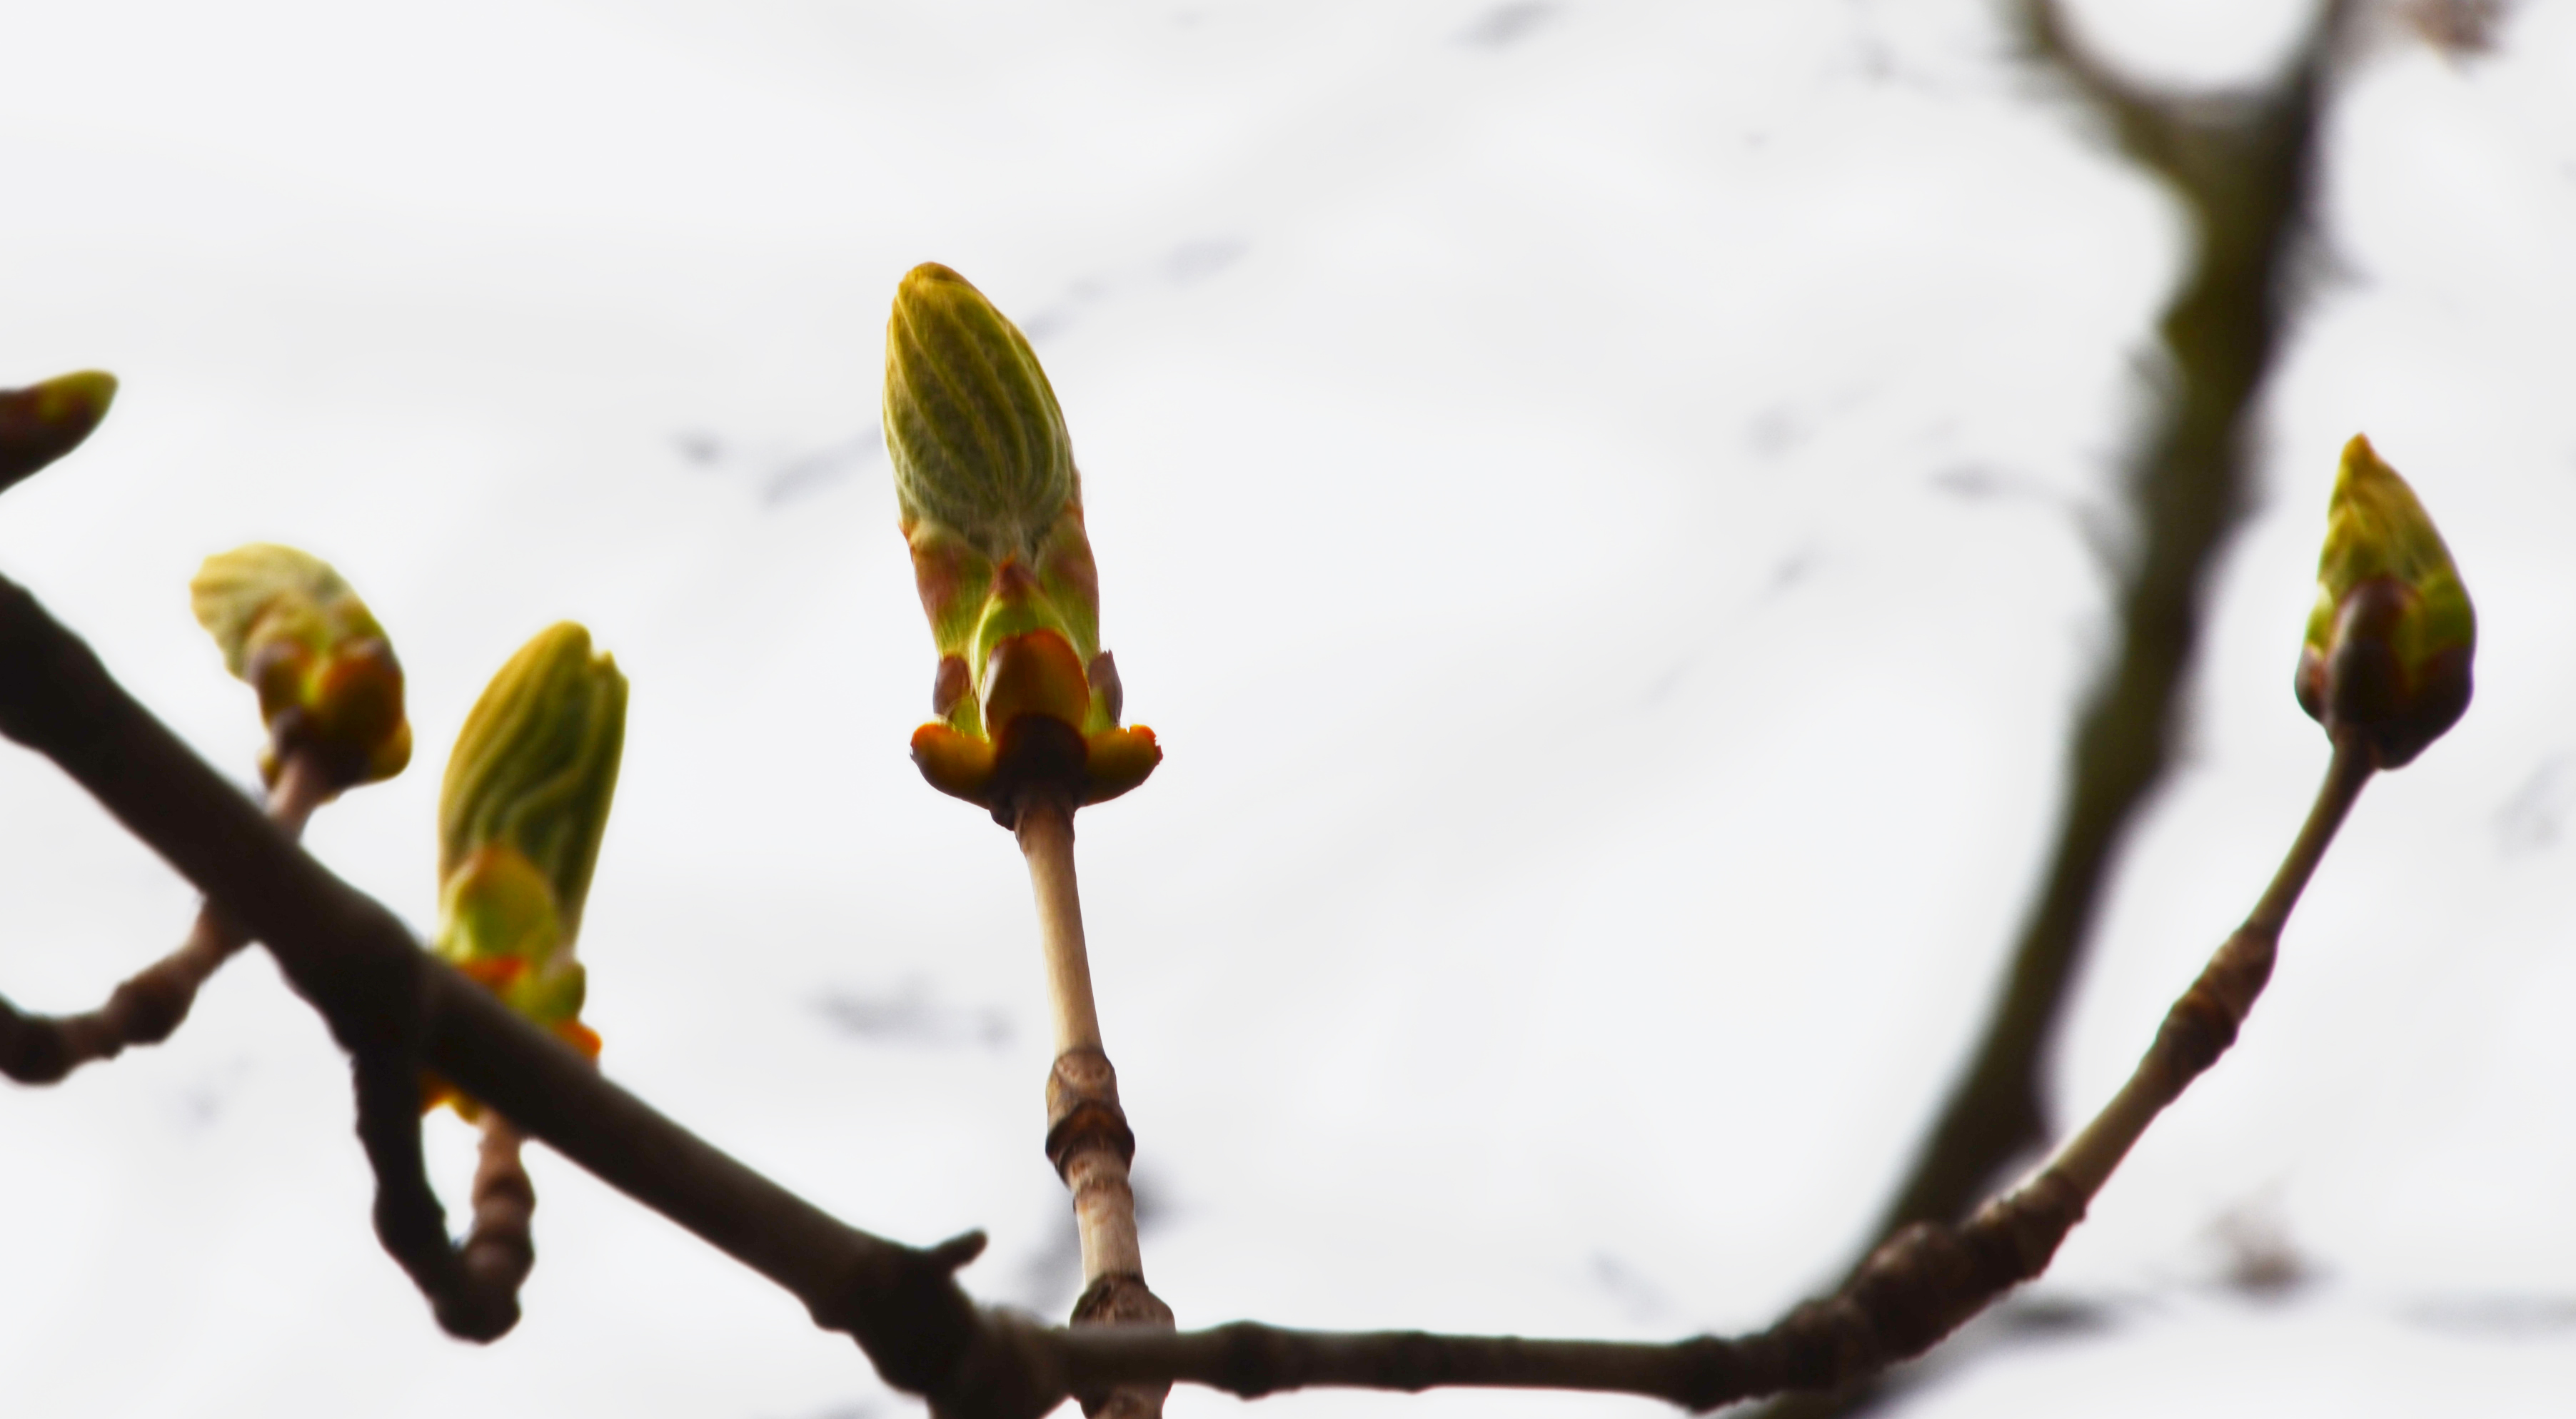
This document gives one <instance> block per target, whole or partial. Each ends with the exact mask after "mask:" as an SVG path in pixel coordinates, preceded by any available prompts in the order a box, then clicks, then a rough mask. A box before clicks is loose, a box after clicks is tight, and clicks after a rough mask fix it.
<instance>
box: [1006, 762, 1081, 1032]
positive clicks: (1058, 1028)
mask: <svg viewBox="0 0 2576 1419" xmlns="http://www.w3.org/2000/svg"><path fill="white" fill-rule="evenodd" d="M1019 834H1020V851H1021V852H1022V853H1023V854H1025V855H1026V856H1027V858H1028V860H1029V887H1030V889H1031V890H1032V891H1033V892H1035V893H1036V895H1037V899H1038V948H1039V950H1041V951H1042V952H1043V953H1044V954H1045V956H1046V975H1047V1008H1048V1010H1049V1011H1050V1012H1051V1013H1052V1017H1053V1020H1054V1023H1055V1052H1056V1053H1057V1054H1059V1055H1061V1054H1066V1053H1069V1052H1070V1051H1073V1050H1078V1049H1089V1050H1097V1049H1099V1048H1100V1012H1099V1010H1098V1009H1097V1008H1096V1007H1094V1006H1093V1004H1092V1001H1091V955H1090V952H1089V950H1088V949H1087V947H1086V946H1085V944H1084V942H1083V938H1082V891H1081V888H1080V887H1079V886H1077V885H1076V883H1075V881H1074V875H1073V815H1072V814H1071V813H1068V812H1066V811H1065V810H1063V809H1062V808H1059V807H1056V806H1055V805H1053V804H1033V805H1031V806H1030V807H1029V808H1027V809H1026V810H1024V811H1022V812H1021V814H1020V818H1019Z"/></svg>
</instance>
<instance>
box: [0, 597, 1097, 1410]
mask: <svg viewBox="0 0 2576 1419" xmlns="http://www.w3.org/2000/svg"><path fill="white" fill-rule="evenodd" d="M0 733H5V734H7V735H8V737H10V738H11V739H14V740H16V741H17V742H19V743H21V744H24V745H26V746H27V747H29V748H31V749H35V750H36V751H38V752H40V753H42V754H44V755H46V756H47V757H48V758H51V759H52V760H53V761H54V762H55V763H56V764H58V765H60V766H61V767H62V768H63V769H64V771H65V772H67V773H69V774H70V775H71V776H72V777H73V778H75V779H77V780H78V781H79V782H80V783H81V785H82V786H83V787H85V788H87V789H88V790H89V791H90V792H91V793H92V794H93V795H95V796H96V797H97V798H98V800H99V801H100V802H101V803H102V804H103V805H105V806H106V807H107V809H108V811H109V812H111V813H113V814H114V815H115V816H116V817H117V818H118V820H119V821H121V822H123V823H124V824H125V825H126V827H127V828H128V829H130V830H131V831H133V833H134V834H135V835H136V836H137V837H140V838H142V839H143V840H144V841H145V842H146V843H148V844H150V845H151V846H152V847H153V849H154V850H155V851H157V852H159V853H160V854H161V855H162V857H163V858H165V859H166V860H168V861H169V863H170V864H171V866H172V867H174V868H176V869H177V870H178V872H179V874H180V875H181V876H183V877H185V878H187V879H188V880H189V881H190V882H191V883H193V884H195V885H196V887H197V889H198V890H199V891H201V892H203V893H205V894H206V897H207V899H208V900H209V901H211V902H213V903H214V904H215V905H216V906H217V907H218V908H219V909H221V910H222V911H224V912H226V913H227V914H229V915H230V916H231V917H233V918H234V919H235V920H237V921H239V922H240V923H241V925H242V928H243V929H244V930H245V931H246V932H247V933H249V934H250V935H251V936H252V937H254V938H256V939H257V940H259V941H261V942H263V943H265V944H266V946H267V947H268V949H269V951H270V952H271V953H272V954H273V955H274V956H275V957H276V958H277V961H278V964H279V967H280V968H281V969H282V970H283V971H284V973H285V975H286V978H287V980H288V982H289V983H290V984H291V985H293V987H294V988H295V990H296V991H297V992H298V993H299V994H301V995H302V996H304V998H305V999H306V1000H308V1001H310V1002H311V1003H312V1004H313V1005H314V1007H315V1008H316V1009H318V1010H319V1011H321V1013H322V1015H323V1018H324V1019H325V1020H326V1021H327V1022H328V1023H329V1025H330V1027H331V1031H332V1034H333V1036H334V1038H336V1039H337V1040H338V1041H339V1042H340V1045H341V1047H342V1048H344V1049H346V1050H348V1051H349V1052H350V1054H351V1055H352V1056H353V1058H354V1059H355V1060H357V1061H358V1075H359V1082H360V1086H361V1089H362V1091H363V1092H366V1093H367V1094H369V1096H370V1098H371V1104H370V1107H369V1109H368V1110H367V1113H368V1114H369V1118H368V1120H367V1122H368V1130H367V1131H368V1137H367V1140H366V1141H367V1143H368V1147H369V1152H370V1154H371V1155H379V1154H381V1155H382V1156H385V1157H390V1158H397V1159H399V1157H400V1156H401V1155H402V1154H403V1153H404V1152H405V1151H406V1149H409V1150H413V1151H416V1149H417V1146H418V1144H417V1134H416V1129H417V1124H418V1119H417V1110H418V1107H419V1105H418V1092H417V1091H418V1085H417V1082H416V1080H415V1079H414V1077H413V1076H412V1074H411V1073H410V1072H409V1069H408V1067H406V1068H405V1069H404V1070H402V1071H400V1072H399V1073H397V1071H395V1070H393V1069H391V1068H390V1067H386V1062H387V1061H392V1060H404V1061H411V1060H417V1061H419V1062H420V1063H421V1064H423V1065H425V1066H426V1067H428V1068H429V1069H431V1070H433V1071H435V1072H436V1073H437V1074H438V1075H439V1076H440V1077H441V1078H443V1079H446V1080H448V1081H450V1082H452V1083H454V1084H455V1085H456V1086H457V1087H458V1088H459V1089H461V1090H463V1091H464V1092H466V1093H467V1094H469V1095H471V1096H472V1097H474V1098H476V1099H478V1100H480V1101H482V1102H483V1103H485V1104H486V1105H488V1106H491V1107H494V1108H497V1109H499V1110H500V1111H501V1112H502V1113H503V1114H504V1115H505V1116H507V1117H508V1118H509V1119H510V1120H512V1122H514V1123H515V1124H517V1125H518V1126H519V1127H520V1128H522V1129H524V1130H526V1131H527V1132H528V1134H529V1135H531V1136H533V1137H536V1138H539V1139H542V1140H544V1141H545V1142H546V1143H548V1144H549V1145H551V1146H552V1147H554V1148H555V1149H556V1150H557V1151H559V1152H561V1153H562V1154H563V1155H564V1156H565V1157H568V1158H570V1159H572V1160H573V1161H574V1162H575V1163H578V1164H580V1165H581V1166H582V1167H584V1168H586V1169H588V1170H590V1171H591V1172H592V1173H594V1174H596V1175H598V1176H599V1177H600V1178H601V1179H602V1180H604V1181H606V1182H607V1183H609V1184H610V1185H611V1186H613V1187H616V1188H618V1189H620V1190H621V1191H623V1192H625V1193H627V1194H628V1195H629V1196H631V1197H634V1198H635V1199H636V1200H637V1201H640V1202H642V1203H644V1204H645V1205H646V1206H648V1207H651V1208H653V1209H654V1210H655V1211H658V1212H660V1213H662V1214H663V1215H664V1216H667V1217H669V1218H670V1219H671V1220H673V1221H674V1222H677V1223H679V1224H680V1225H681V1226H683V1227H685V1228H687V1229H688V1230H690V1231H691V1232H694V1233H696V1234H697V1235H698V1236H700V1237H702V1238H704V1239H705V1240H706V1241H708V1242H709V1243H711V1244H712V1245H714V1246H715V1247H717V1248H718V1249H719V1250H722V1251H724V1252H725V1253H727V1254H728V1255H730V1256H732V1257H734V1258H735V1259H737V1260H739V1261H741V1262H742V1263H743V1264H745V1265H747V1266H749V1267H751V1268H752V1269H753V1270H755V1271H758V1272H759V1273H761V1274H762V1275H764V1276H766V1277H768V1278H770V1279H771V1280H773V1281H775V1282H777V1283H778V1284H779V1285H781V1286H783V1287H785V1288H786V1289H787V1290H788V1291H790V1292H791V1293H793V1294H794V1295H796V1296H797V1297H798V1298H799V1299H800V1300H802V1301H804V1302H805V1304H806V1306H807V1308H808V1309H809V1310H810V1311H811V1312H812V1313H813V1316H814V1318H815V1321H816V1323H817V1324H819V1325H822V1326H824V1327H826V1328H828V1329H833V1330H841V1331H846V1332H848V1333H849V1334H850V1335H852V1336H853V1337H854V1338H856V1339H857V1340H858V1341H859V1343H860V1344H861V1345H862V1346H863V1347H864V1348H865V1349H866V1351H867V1353H868V1356H869V1358H870V1359H871V1360H872V1361H873V1362H874V1363H875V1364H876V1366H877V1369H878V1372H879V1373H880V1374H882V1375H883V1376H885V1378H886V1380H887V1381H888V1382H889V1383H891V1384H894V1385H896V1386H898V1387H900V1388H903V1389H906V1390H910V1391H912V1392H914V1393H917V1394H930V1395H934V1396H948V1395H956V1396H959V1397H960V1398H961V1399H962V1400H965V1401H971V1402H977V1403H983V1404H1009V1403H1012V1402H1014V1401H1013V1400H1012V1399H1011V1397H1009V1396H1005V1395H1003V1394H1000V1393H998V1392H995V1391H993V1390H992V1389H990V1386H991V1385H993V1384H995V1383H997V1382H1002V1381H1007V1380H1009V1379H1010V1378H1011V1377H1012V1375H1014V1374H1017V1373H1020V1372H1019V1371H1011V1372H1007V1373H1004V1372H990V1373H988V1372H986V1371H984V1370H977V1369H974V1368H973V1367H972V1366H971V1365H970V1363H969V1362H970V1361H971V1360H972V1359H973V1357H975V1356H978V1355H981V1354H982V1353H984V1352H985V1351H987V1350H989V1349H990V1348H991V1347H992V1346H994V1345H995V1344H998V1343H1000V1341H1001V1340H1002V1339H1003V1338H1005V1337H1004V1336H1003V1334H1002V1332H1001V1331H999V1330H997V1329H996V1328H994V1327H989V1326H979V1325H978V1322H977V1315H976V1312H975V1309H974V1307H973V1305H972V1303H971V1302H969V1301H968V1300H967V1298H966V1296H965V1293H964V1292H962V1291H960V1290H959V1289H958V1288H957V1285H956V1283H955V1281H954V1279H953V1275H952V1274H953V1273H954V1272H955V1271H956V1269H957V1268H958V1267H960V1266H963V1265H965V1264H966V1263H967V1262H968V1261H971V1260H973V1259H974V1257H975V1255H976V1254H977V1253H978V1252H979V1251H981V1249H982V1246H983V1238H982V1237H981V1236H980V1235H978V1234H970V1235H968V1236H965V1237H960V1238H957V1239H955V1240H953V1241H950V1242H948V1243H945V1244H942V1245H941V1246H939V1247H936V1248H933V1249H931V1250H927V1251H923V1250H918V1249H915V1248H912V1247H906V1246H902V1245H899V1244H897V1243H894V1242H890V1241H887V1240H885V1239H883V1238H880V1237H875V1236H871V1235H870V1234H868V1233H866V1232H862V1231H859V1230H857V1229H855V1228H852V1227H848V1226H845V1225H843V1224H842V1223H840V1222H838V1221H835V1220H834V1219H832V1218H831V1217H830V1216H828V1215H826V1214H825V1213H823V1212H822V1211H821V1210H820V1209H818V1208H816V1207H814V1206H813V1205H812V1204H810V1203H808V1202H806V1201H805V1200H804V1199H802V1198H799V1197H797V1196H796V1195H795V1194H793V1193H791V1192H788V1191H787V1190H786V1189H784V1188H782V1187H780V1186H778V1185H777V1184H776V1183H773V1182H771V1181H770V1180H768V1179H767V1178H764V1177H762V1176H761V1175H760V1174H758V1173H755V1172H753V1171H752V1170H751V1169H749V1168H746V1167H744V1166H743V1165H742V1164H741V1163H739V1162H737V1161H736V1160H734V1159H733V1158H731V1157H729V1156H727V1155H726V1154H724V1153H723V1152H721V1151H719V1150H718V1149H716V1148H714V1147H712V1146H711V1145H709V1144H708V1143H706V1142H705V1141H704V1140H702V1139H700V1138H698V1137H697V1136H696V1135H695V1134H692V1133H690V1132H689V1131H688V1130H686V1129H683V1128H681V1127H680V1126H679V1125H677V1124H675V1123H673V1122H671V1121H670V1120H669V1119H667V1118H664V1117H663V1116H662V1115H661V1114H659V1113H657V1112H655V1111H654V1110H653V1109H652V1108H651V1107H650V1106H649V1105H647V1104H645V1103H644V1102H643V1101H642V1100H639V1099H637V1098H636V1097H635V1096H634V1095H632V1094H629V1093H627V1092H626V1091H625V1090H623V1089H620V1088H618V1087H617V1086H616V1085H615V1084H613V1083H610V1082H609V1081H608V1080H607V1079H606V1078H604V1077H602V1076H601V1075H600V1074H599V1073H598V1072H597V1071H596V1070H595V1069H593V1068H592V1067H591V1065H590V1063H589V1061H587V1060H585V1059H583V1058H582V1057H581V1056H579V1055H578V1054H575V1053H574V1052H573V1051H572V1050H570V1049H568V1048H566V1047H565V1046H564V1045H562V1044H561V1043H560V1042H558V1041H556V1040H554V1039H553V1038H551V1037H550V1036H548V1035H546V1034H545V1033H544V1032H542V1031H540V1030H538V1029H537V1028H536V1027H535V1026H533V1025H530V1024H529V1023H527V1022H526V1021H524V1020H522V1019H520V1018H519V1017H518V1016H516V1015H514V1014H512V1013H510V1011H509V1010H508V1008H507V1007H505V1006H503V1005H502V1004H501V1003H500V1002H499V1001H498V1000H495V999H494V998H493V997H492V996H491V995H490V994H488V993H486V992H485V991H483V990H482V989H481V988H479V987H477V986H475V985H474V984H473V983H472V982H470V981H468V980H466V979H465V978H464V977H462V976H460V975H458V974H457V973H456V972H455V971H453V970H451V969H449V968H448V967H447V966H445V965H444V964H442V963H440V962H438V961H436V960H434V959H432V958H431V957H430V956H428V955H427V954H426V953H424V952H422V951H421V950H420V949H419V947H418V946H417V945H416V944H415V943H414V942H413V941H412V939H411V936H410V933H409V932H407V931H406V930H405V929H404V928H403V925H402V923H401V922H400V921H398V920H397V919H396V918H395V917H394V916H393V915H392V914H391V913H390V912H388V911H386V910H385V909H384V908H383V907H382V906H381V905H379V904H377V903H376V902H375V901H373V900H371V899H370V898H368V897H366V896H365V895H363V894H361V893H359V892H357V891H354V890H352V889H351V888H350V887H349V886H348V885H347V884H346V883H344V882H342V881H340V880H339V879H338V878H337V877H335V876H333V875H332V874H331V873H330V872H329V871H328V870H327V869H325V868H323V867H322V866H321V865H320V864H319V863H317V862H315V861H314V860H313V859H312V858H311V857H309V856H307V855H306V854H305V853H304V852H303V851H302V850H300V849H299V848H297V847H296V846H295V845H294V844H292V843H289V842H287V841H286V840H285V839H284V838H282V837H280V836H279V835H278V833H277V832H276V831H275V830H274V829H273V828H272V827H271V826H270V825H269V824H268V822H267V821H266V820H265V819H264V818H262V817H261V815H260V813H259V810H258V809H257V808H256V807H254V806H253V805H252V804H251V803H250V802H249V801H248V800H247V799H245V798H243V797H242V796H241V795H240V794H239V793H237V792H236V791H235V790H234V789H233V788H232V787H231V786H230V785H229V784H227V783H226V782H225V781H224V780H223V778H222V777H221V776H219V775H218V774H216V773H215V771H214V770H213V769H211V768H209V767H208V766H207V765H206V764H205V763H204V762H203V761H202V760H200V759H198V758H197V756H196V755H195V754H194V753H192V752H191V751H190V750H189V749H188V748H187V747H186V746H185V745H183V744H181V743H180V742H179V740H178V739H177V738H176V737H175V736H174V735H172V734H171V733H170V731H169V730H168V729H166V728H165V727H163V726H162V725H161V723H160V722H159V721H158V720H156V719H154V718H153V717H152V715H151V714H150V713H149V712H148V711H146V710H145V709H144V708H143V707H142V706H141V705H139V704H137V703H136V702H135V701H134V699H133V698H132V697H131V696H129V695H128V694H126V693H125V691H124V689H123V688H122V687H120V686H118V685H117V684H116V682H115V681H114V680H113V679H112V678H110V677H109V675H108V674H107V672H106V669H105V668H104V667H103V666H101V665H100V664H99V662H98V658H97V657H96V656H95V655H93V654H92V653H91V652H90V650H89V648H88V647H87V646H86V645H84V644H82V643H81V641H80V639H79V638H78V637H76V636H74V635H72V634H71V633H70V632H69V631H67V630H65V629H64V628H63V627H62V626H61V625H60V624H59V623H57V622H56V621H55V620H54V619H53V618H52V617H51V616H50V615H47V614H46V612H45V610H44V608H43V607H42V606H40V605H38V604H37V602H36V600H35V598H34V597H32V596H30V595H28V594H27V592H26V591H25V590H24V589H23V588H21V587H19V586H18V585H16V584H15V583H13V582H10V581H7V580H6V579H5V578H0ZM398 1092H399V1093H400V1095H401V1096H402V1104H401V1109H399V1110H397V1109H396V1108H395V1096H396V1094H397V1093H398ZM404 1111H408V1112H409V1117H408V1120H407V1124H406V1128H404V1129H394V1128H390V1127H385V1126H383V1124H384V1121H385V1120H387V1119H390V1118H396V1117H402V1116H403V1114H404ZM405 1132H410V1133H411V1134H412V1140H411V1142H410V1143H408V1144H406V1143H405V1141H404V1137H403V1135H404V1133H405ZM414 1171H416V1169H415V1170H414ZM392 1176H393V1177H394V1178H395V1179H396V1182H395V1186H396V1187H397V1188H400V1187H402V1186H403V1185H404V1184H403V1183H402V1181H401V1179H402V1176H403V1174H402V1171H401V1170H400V1169H395V1170H393V1173H392ZM416 1201H417V1200H416V1199H414V1200H413V1202H414V1204H415V1205H413V1206H411V1208H410V1210H409V1211H408V1212H406V1211H405V1210H404V1207H405V1205H404V1203H403V1201H402V1200H401V1199H400V1198H397V1199H396V1201H395V1206H394V1213H395V1215H394V1216H393V1217H392V1219H391V1230H392V1231H393V1232H394V1237H393V1238H391V1239H389V1240H390V1242H391V1243H392V1244H393V1249H394V1250H395V1251H396V1253H397V1255H398V1256H406V1257H408V1256H409V1255H410V1254H411V1253H412V1250H413V1249H414V1248H415V1247H417V1248H418V1249H419V1252H418V1254H419V1255H422V1256H425V1255H426V1247H425V1245H423V1244H421V1243H420V1242H418V1241H417V1238H419V1237H421V1236H423V1235H425V1233H426V1231H427V1229H426V1228H423V1227H422V1226H421V1225H420V1216H421V1211H420V1209H419V1208H418V1207H417V1206H416ZM437 1240H438V1243H439V1245H440V1247H441V1249H442V1250H443V1249H444V1248H445V1245H446V1238H445V1236H444V1234H443V1231H442V1232H441V1234H440V1235H439V1236H438V1238H437ZM975 1385H983V1386H986V1388H982V1389H976V1388H973V1386H975ZM1061 1393H1062V1392H1061V1391H1060V1390H1058V1391H1055V1392H1054V1395H1055V1397H1059V1398H1060V1397H1061ZM1016 1405H1017V1407H1008V1408H1005V1409H1000V1410H984V1411H979V1412H1009V1413H1024V1414H1035V1413H1039V1412H1042V1411H1043V1408H1044V1406H1042V1405H1037V1406H1034V1407H1032V1406H1033V1405H1034V1401H1033V1400H1032V1399H1030V1398H1029V1397H1027V1396H1020V1397H1018V1398H1017V1400H1016ZM960 1412H965V1411H962V1410H961V1411H960Z"/></svg>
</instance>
